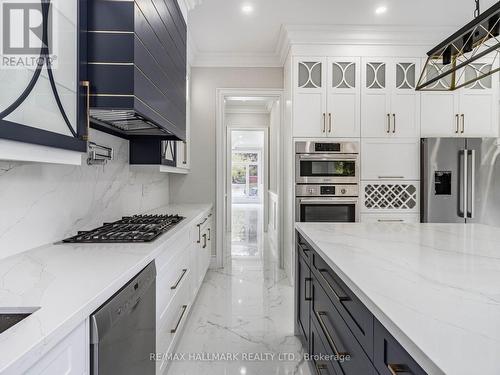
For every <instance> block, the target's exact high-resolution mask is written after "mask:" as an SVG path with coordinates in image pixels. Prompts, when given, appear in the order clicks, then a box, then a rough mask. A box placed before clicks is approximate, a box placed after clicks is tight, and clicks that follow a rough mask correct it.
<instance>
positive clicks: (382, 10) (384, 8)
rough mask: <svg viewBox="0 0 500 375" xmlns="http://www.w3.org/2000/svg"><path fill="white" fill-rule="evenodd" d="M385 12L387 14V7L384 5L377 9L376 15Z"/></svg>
mask: <svg viewBox="0 0 500 375" xmlns="http://www.w3.org/2000/svg"><path fill="white" fill-rule="evenodd" d="M385 12H387V7H386V6H384V5H382V6H379V7H378V8H377V9H375V14H384V13H385Z"/></svg>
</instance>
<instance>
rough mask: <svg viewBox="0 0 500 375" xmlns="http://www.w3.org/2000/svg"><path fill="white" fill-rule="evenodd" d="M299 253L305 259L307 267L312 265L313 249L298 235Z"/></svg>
mask: <svg viewBox="0 0 500 375" xmlns="http://www.w3.org/2000/svg"><path fill="white" fill-rule="evenodd" d="M297 252H298V253H299V255H300V256H301V257H302V258H304V260H305V261H306V263H307V265H308V266H310V265H311V258H312V248H311V246H309V244H308V243H307V242H306V241H305V240H304V239H303V238H302V236H301V235H300V234H298V235H297Z"/></svg>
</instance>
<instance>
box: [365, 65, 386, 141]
mask: <svg viewBox="0 0 500 375" xmlns="http://www.w3.org/2000/svg"><path fill="white" fill-rule="evenodd" d="M362 64H363V72H362V83H361V84H362V87H363V88H362V99H361V111H362V112H361V135H362V136H363V137H385V136H387V135H389V132H390V126H391V118H390V112H391V90H390V89H389V83H388V82H387V79H388V73H387V70H388V65H389V62H388V60H386V59H380V58H374V59H363V63H362Z"/></svg>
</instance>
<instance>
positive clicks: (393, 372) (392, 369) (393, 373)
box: [387, 363, 413, 375]
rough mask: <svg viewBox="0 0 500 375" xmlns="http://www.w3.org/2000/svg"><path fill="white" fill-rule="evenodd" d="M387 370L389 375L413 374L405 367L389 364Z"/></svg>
mask: <svg viewBox="0 0 500 375" xmlns="http://www.w3.org/2000/svg"><path fill="white" fill-rule="evenodd" d="M387 368H388V369H389V372H390V373H391V375H398V374H400V373H402V372H404V373H407V374H413V372H411V370H410V369H409V368H408V366H406V365H399V364H393V363H389V364H388V365H387Z"/></svg>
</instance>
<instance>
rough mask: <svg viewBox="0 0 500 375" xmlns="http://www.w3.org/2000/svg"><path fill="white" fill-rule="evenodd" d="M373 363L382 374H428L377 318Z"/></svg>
mask: <svg viewBox="0 0 500 375" xmlns="http://www.w3.org/2000/svg"><path fill="white" fill-rule="evenodd" d="M374 336H375V348H374V358H373V363H374V364H375V367H376V369H377V371H378V372H379V374H380V375H404V374H411V375H427V374H426V372H425V371H424V370H422V368H421V367H420V366H419V365H418V364H417V362H415V360H414V359H413V358H412V357H411V356H410V355H409V354H408V352H406V350H405V349H403V347H402V346H401V345H400V344H399V343H398V342H397V341H396V339H395V338H394V337H392V335H391V334H390V333H389V332H388V331H387V330H386V329H385V327H384V326H383V325H382V324H381V323H380V322H379V321H377V320H375V335H374Z"/></svg>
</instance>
